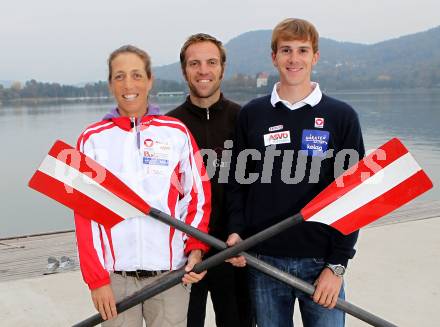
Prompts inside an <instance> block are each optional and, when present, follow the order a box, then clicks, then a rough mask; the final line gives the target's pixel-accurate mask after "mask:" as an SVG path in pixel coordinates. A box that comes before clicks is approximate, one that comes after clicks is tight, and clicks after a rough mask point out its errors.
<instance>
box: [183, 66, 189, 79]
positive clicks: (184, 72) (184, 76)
mask: <svg viewBox="0 0 440 327" xmlns="http://www.w3.org/2000/svg"><path fill="white" fill-rule="evenodd" d="M182 75H183V78H184V79H185V81H187V82H188V77H187V76H186V70H185V68H182Z"/></svg>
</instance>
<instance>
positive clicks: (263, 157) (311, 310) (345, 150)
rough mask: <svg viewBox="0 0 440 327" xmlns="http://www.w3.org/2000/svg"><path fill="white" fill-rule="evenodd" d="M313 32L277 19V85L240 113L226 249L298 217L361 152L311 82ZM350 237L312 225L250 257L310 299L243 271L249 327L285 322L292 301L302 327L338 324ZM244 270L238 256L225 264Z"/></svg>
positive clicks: (342, 118) (341, 117)
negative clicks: (300, 283)
mask: <svg viewBox="0 0 440 327" xmlns="http://www.w3.org/2000/svg"><path fill="white" fill-rule="evenodd" d="M318 39H319V35H318V32H317V31H316V29H315V27H314V26H313V25H312V24H310V23H309V22H307V21H305V20H301V19H292V18H289V19H286V20H284V21H282V22H280V23H279V24H278V25H277V26H276V27H275V29H274V31H273V34H272V61H273V64H274V66H275V67H276V68H277V70H278V72H279V80H280V81H279V82H278V83H276V84H275V85H274V88H273V91H272V94H270V95H267V96H264V97H261V98H257V99H254V100H252V101H251V102H249V103H248V104H247V105H245V106H244V107H243V109H242V110H241V111H240V114H239V117H238V122H237V131H236V140H235V144H234V155H233V165H232V168H233V170H232V173H233V174H235V176H234V177H235V178H233V179H234V181H232V183H231V186H230V188H231V189H230V192H229V200H228V201H229V205H228V208H229V213H230V226H229V227H230V235H229V238H228V241H227V242H228V244H229V245H233V244H236V243H237V242H239V241H240V240H241V239H242V238H246V237H248V236H250V235H253V234H255V233H257V232H259V231H261V230H263V229H265V228H267V227H269V226H271V225H273V224H275V223H277V222H279V221H281V220H283V219H285V218H287V217H288V216H291V215H293V214H295V213H297V212H299V211H300V209H301V208H302V207H303V206H305V205H306V204H307V203H308V202H309V201H310V200H311V199H313V198H314V197H315V196H316V195H317V194H318V193H319V192H320V191H322V190H323V189H324V188H325V187H326V186H327V185H329V184H330V183H331V182H332V181H333V180H334V179H335V178H336V177H337V176H338V175H340V174H341V173H342V172H343V171H344V169H347V168H348V166H349V165H351V164H353V163H354V162H357V161H358V160H359V158H361V157H363V155H364V145H363V140H362V134H361V129H360V125H359V121H358V117H357V114H356V112H355V111H354V110H353V109H352V108H351V107H350V106H349V105H348V104H346V103H344V102H341V101H338V100H336V99H333V98H331V97H329V96H327V95H325V94H323V93H322V92H321V90H320V87H319V84H318V83H315V82H312V81H311V75H312V70H313V67H314V65H315V64H316V63H317V62H318V59H319V51H318ZM356 240H357V232H356V233H352V234H350V235H348V236H344V235H342V234H341V233H339V232H338V231H336V230H334V229H332V228H330V227H328V226H326V225H323V224H319V223H306V224H301V225H299V226H296V227H294V228H291V229H289V230H286V231H284V232H282V233H280V234H279V235H277V236H275V237H273V238H272V239H269V240H268V241H265V242H263V243H261V244H259V245H258V246H256V247H255V248H253V249H252V251H253V252H254V253H255V254H256V256H257V257H258V258H259V259H261V260H263V261H266V262H268V263H269V264H271V265H273V266H275V267H277V268H279V269H282V270H284V271H286V272H288V273H291V274H294V275H296V276H298V277H299V278H301V279H303V280H305V281H307V282H309V283H313V284H314V285H315V286H316V291H315V293H314V295H313V297H312V298H310V297H309V296H308V295H306V294H304V293H301V292H299V291H297V290H295V289H293V288H291V287H290V286H287V285H285V284H283V283H281V282H279V281H276V280H274V279H272V278H270V277H268V276H266V275H264V274H263V273H261V272H259V271H257V270H255V269H252V268H249V282H250V285H249V287H250V293H251V297H252V304H253V306H254V309H255V314H256V319H257V325H258V326H259V327H269V326H293V320H292V316H293V308H294V303H295V300H296V299H298V301H299V306H300V310H301V316H302V319H303V323H304V325H305V326H329V327H330V326H331V327H335V326H343V325H344V319H345V318H344V314H343V312H342V311H339V310H336V309H335V310H332V308H333V307H334V306H335V304H336V301H337V298H338V296H339V297H341V298H344V287H343V275H344V273H345V269H346V267H347V262H348V260H349V259H351V258H352V257H353V256H354V253H355V250H354V248H353V247H354V245H355V243H356ZM229 261H230V262H231V263H232V264H233V265H235V266H244V265H245V263H246V262H245V259H244V257H236V258H233V259H230V260H229Z"/></svg>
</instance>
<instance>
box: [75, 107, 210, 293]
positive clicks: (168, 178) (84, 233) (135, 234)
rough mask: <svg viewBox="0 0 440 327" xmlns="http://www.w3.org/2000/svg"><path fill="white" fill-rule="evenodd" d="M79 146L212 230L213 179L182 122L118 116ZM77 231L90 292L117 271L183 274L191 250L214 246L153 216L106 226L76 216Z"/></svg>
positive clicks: (90, 131)
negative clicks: (210, 178)
mask: <svg viewBox="0 0 440 327" xmlns="http://www.w3.org/2000/svg"><path fill="white" fill-rule="evenodd" d="M77 146H78V148H79V150H80V151H82V152H83V153H84V154H86V155H87V156H89V157H91V158H93V159H94V160H96V161H97V162H99V163H100V164H101V165H103V166H104V167H106V168H107V169H108V170H110V171H111V172H112V173H113V174H115V175H116V176H117V177H118V178H119V179H121V180H122V181H123V182H124V183H126V184H127V185H128V186H129V187H131V188H132V189H133V190H134V191H135V192H136V193H137V194H139V195H140V196H141V197H142V198H143V199H144V200H145V201H146V202H147V203H148V204H149V205H150V206H151V207H155V208H157V209H159V210H161V211H163V212H165V213H168V214H170V215H171V216H174V217H176V218H177V219H179V220H181V221H185V222H186V223H187V224H190V225H192V226H194V227H196V228H198V229H200V230H202V231H204V232H207V229H208V223H209V215H210V211H211V206H210V198H211V190H210V184H209V179H208V178H206V173H205V168H204V166H203V163H202V160H201V157H200V155H199V154H198V147H197V144H196V143H195V141H194V139H193V137H192V135H191V134H190V132H189V131H188V129H187V128H186V127H185V125H184V124H183V123H182V122H180V121H179V120H177V119H175V118H171V117H166V116H159V115H148V116H144V117H143V118H142V119H141V120H140V122H139V121H135V119H130V118H129V117H116V115H114V116H113V117H111V118H110V119H104V120H103V121H101V122H99V123H96V124H94V125H91V126H90V127H88V128H87V129H86V130H85V131H84V132H83V133H82V134H81V136H80V137H79V139H78V145H77ZM202 177H205V178H203V180H202ZM89 218H92V219H93V217H89ZM75 226H76V237H77V243H78V254H79V261H80V266H81V271H82V274H83V278H84V280H85V282H86V283H87V284H88V286H89V288H90V289H95V288H98V287H101V286H103V285H106V284H109V283H110V279H109V271H115V270H121V271H134V270H175V269H178V268H181V267H182V266H183V265H184V264H185V263H186V260H187V257H186V255H188V253H189V252H190V251H191V250H194V249H201V250H203V251H207V250H208V246H207V245H206V244H204V243H202V242H200V241H198V240H196V239H194V238H191V237H187V235H186V234H184V233H182V232H180V231H178V230H176V229H174V228H172V227H169V226H168V225H166V224H164V223H161V222H159V221H156V220H155V219H153V218H150V217H148V216H144V217H135V218H130V219H127V220H125V221H123V222H121V223H119V224H117V225H115V226H114V227H113V228H111V229H106V228H104V226H102V225H99V224H98V223H96V222H94V221H93V220H90V219H88V218H85V217H82V216H80V215H78V214H75Z"/></svg>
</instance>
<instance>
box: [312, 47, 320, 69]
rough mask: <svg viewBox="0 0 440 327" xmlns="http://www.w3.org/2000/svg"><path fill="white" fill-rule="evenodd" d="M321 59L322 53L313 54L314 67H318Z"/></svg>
mask: <svg viewBox="0 0 440 327" xmlns="http://www.w3.org/2000/svg"><path fill="white" fill-rule="evenodd" d="M319 57H320V53H319V50H318V51H316V52H315V53H314V54H313V60H312V65H316V64H317V63H318V60H319Z"/></svg>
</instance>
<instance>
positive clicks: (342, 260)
mask: <svg viewBox="0 0 440 327" xmlns="http://www.w3.org/2000/svg"><path fill="white" fill-rule="evenodd" d="M348 260H349V258H347V257H346V256H344V255H341V254H339V253H332V254H331V255H330V256H329V257H327V258H326V259H325V261H326V262H327V263H330V264H332V265H343V266H344V267H346V268H347V265H348Z"/></svg>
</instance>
